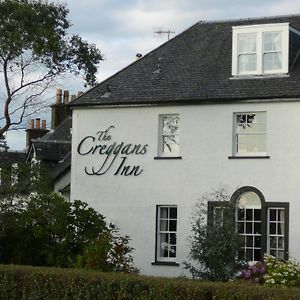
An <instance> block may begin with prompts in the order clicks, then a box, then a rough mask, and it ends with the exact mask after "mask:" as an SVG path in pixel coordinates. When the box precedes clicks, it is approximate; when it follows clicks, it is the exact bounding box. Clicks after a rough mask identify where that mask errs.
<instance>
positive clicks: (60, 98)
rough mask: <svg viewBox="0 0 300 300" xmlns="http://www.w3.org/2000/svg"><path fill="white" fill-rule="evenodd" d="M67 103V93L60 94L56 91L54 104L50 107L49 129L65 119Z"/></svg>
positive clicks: (60, 92)
mask: <svg viewBox="0 0 300 300" xmlns="http://www.w3.org/2000/svg"><path fill="white" fill-rule="evenodd" d="M68 103H69V91H64V92H63V93H62V90H61V89H57V90H56V102H55V103H54V104H53V105H52V106H51V108H52V114H51V129H54V128H55V127H57V126H58V125H59V124H61V123H62V122H63V121H64V120H65V119H66V118H67V117H68V115H69V114H68V112H67V110H66V104H68Z"/></svg>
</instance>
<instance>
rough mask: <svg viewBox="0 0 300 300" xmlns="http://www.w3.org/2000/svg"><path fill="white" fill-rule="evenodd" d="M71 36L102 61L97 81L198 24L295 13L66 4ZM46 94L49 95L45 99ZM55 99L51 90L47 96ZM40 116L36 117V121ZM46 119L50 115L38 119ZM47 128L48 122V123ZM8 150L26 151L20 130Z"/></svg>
mask: <svg viewBox="0 0 300 300" xmlns="http://www.w3.org/2000/svg"><path fill="white" fill-rule="evenodd" d="M53 1H54V2H59V3H64V4H66V6H67V7H68V8H69V10H70V13H69V19H70V20H71V22H72V24H73V26H72V27H71V28H70V33H73V34H79V35H80V36H81V37H82V38H83V39H85V40H87V41H88V42H89V43H93V44H95V45H96V46H97V47H98V48H99V49H100V50H101V53H102V55H103V58H104V60H103V61H102V62H101V64H100V66H99V72H98V75H97V78H98V81H99V82H101V81H103V80H104V79H106V78H107V77H109V76H111V75H113V74H114V73H116V72H118V71H119V70H121V69H122V68H124V67H126V66H127V65H128V64H130V63H132V62H133V61H134V60H135V59H136V54H137V53H141V54H142V55H145V54H147V53H148V52H150V51H151V50H153V49H155V48H156V47H158V46H160V45H161V44H163V43H165V42H166V41H167V38H168V37H167V34H162V35H159V34H155V32H156V31H159V30H162V31H168V30H170V31H172V32H175V33H172V34H171V35H170V38H173V37H174V36H176V35H178V34H180V33H181V32H183V31H184V30H186V29H187V28H189V27H190V26H192V25H194V24H195V23H197V22H199V21H212V20H228V19H240V18H252V17H264V16H276V15H289V14H300V1H296V0H226V1H224V0H210V1H209V0H66V1H59V0H53ZM57 88H62V89H65V90H69V91H70V93H71V94H74V93H75V94H76V93H77V92H78V91H84V90H85V88H84V87H83V83H82V81H81V79H80V78H79V79H74V78H70V79H67V80H61V81H60V82H58V83H57ZM49 95H50V96H49ZM51 95H53V102H54V99H55V88H54V89H53V91H52V90H50V91H49V92H48V95H47V97H50V98H51V97H52V96H51ZM35 117H40V116H38V115H37V116H35ZM41 117H42V118H43V117H45V118H47V119H49V118H50V108H49V112H48V113H47V114H46V115H44V116H41ZM48 124H50V122H48ZM7 141H8V144H9V146H10V149H11V150H21V149H24V147H25V134H24V131H23V130H19V131H12V132H10V133H9V134H8V135H7Z"/></svg>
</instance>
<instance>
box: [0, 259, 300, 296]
mask: <svg viewBox="0 0 300 300" xmlns="http://www.w3.org/2000/svg"><path fill="white" fill-rule="evenodd" d="M0 299H5V300H23V299H26V300H27V299H35V300H40V299H44V300H52V299H53V300H55V299H60V300H62V299H70V300H71V299H72V300H74V299H75V300H76V299H78V300H79V299H80V300H84V299H92V300H96V299H101V300H102V299H130V300H131V299H147V300H148V299H153V300H160V299H172V300H174V299H185V300H189V299H197V300H202V299H203V300H208V299H211V300H218V299H232V300H243V299H249V300H250V299H251V300H267V299H270V300H271V299H272V300H281V299H282V300H283V299H284V300H288V299H300V289H298V288H289V289H287V288H267V287H263V286H257V285H253V284H250V283H248V282H244V281H243V282H241V281H238V282H230V283H212V282H204V281H194V280H190V279H186V278H175V279H171V278H159V277H146V276H139V275H133V274H120V273H100V272H97V271H87V270H79V269H58V268H45V267H30V266H14V265H0Z"/></svg>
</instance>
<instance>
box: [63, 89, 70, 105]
mask: <svg viewBox="0 0 300 300" xmlns="http://www.w3.org/2000/svg"><path fill="white" fill-rule="evenodd" d="M68 102H69V91H64V103H65V104H67V103H68Z"/></svg>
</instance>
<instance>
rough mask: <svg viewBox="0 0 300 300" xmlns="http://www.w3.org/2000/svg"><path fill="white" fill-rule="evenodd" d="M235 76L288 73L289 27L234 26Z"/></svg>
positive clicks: (233, 62) (265, 25)
mask: <svg viewBox="0 0 300 300" xmlns="http://www.w3.org/2000/svg"><path fill="white" fill-rule="evenodd" d="M232 30H233V31H232V33H233V36H232V75H233V76H235V75H262V74H279V73H281V74H282V73H288V62H289V53H288V48H289V47H288V44H289V30H290V27H289V24H288V23H280V24H264V25H252V26H234V27H233V28H232Z"/></svg>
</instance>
